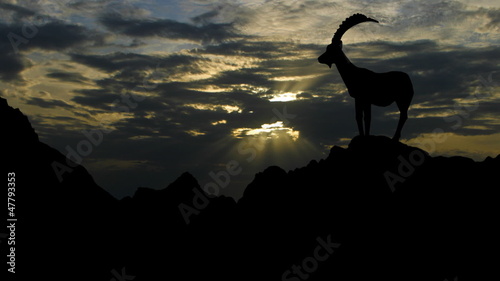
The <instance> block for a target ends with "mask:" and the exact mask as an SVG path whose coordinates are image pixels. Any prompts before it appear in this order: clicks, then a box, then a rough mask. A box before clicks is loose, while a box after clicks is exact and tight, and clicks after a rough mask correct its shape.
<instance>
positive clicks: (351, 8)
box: [0, 0, 500, 198]
mask: <svg viewBox="0 0 500 281" xmlns="http://www.w3.org/2000/svg"><path fill="white" fill-rule="evenodd" d="M354 13H363V14H365V15H367V16H369V17H371V18H374V19H376V20H378V21H379V22H380V23H373V22H369V23H362V24H360V25H358V26H356V27H354V28H352V29H351V30H349V31H348V32H347V33H346V34H345V35H344V37H343V39H342V41H343V45H344V48H343V49H344V52H345V53H346V55H347V56H348V57H349V58H350V60H351V61H352V62H353V63H354V64H355V65H357V66H359V67H365V68H368V69H371V70H373V71H376V72H385V71H392V70H400V71H405V72H407V73H408V74H409V75H410V76H411V78H412V80H413V84H414V88H415V96H414V99H413V104H412V107H411V108H410V111H409V116H410V119H409V120H408V122H407V123H406V126H405V128H404V130H403V136H402V142H404V143H407V144H409V145H413V146H418V147H421V148H423V149H425V150H427V151H429V152H431V153H432V155H445V156H450V155H461V156H467V157H471V158H473V159H475V160H478V161H482V160H483V159H484V158H485V157H487V156H496V155H497V154H499V153H500V132H499V129H500V113H499V106H500V88H499V86H500V70H499V64H500V49H499V48H498V46H499V45H500V1H498V0H480V1H472V0H460V1H423V0H401V1H387V0H373V1H368V0H367V1H350V0H339V1H327V0H319V1H316V0H315V1H312V0H311V1H306V0H303V1H301V0H296V1H292V0H291V1H258V0H255V1H253V0H240V1H205V0H198V1H196V0H183V1H155V0H140V1H139V0H138V1H135V0H126V1H107V0H94V1H83V0H81V1H80V0H72V1H63V0H38V1H36V0H35V1H28V0H27V1H23V0H17V1H16V0H2V1H0V35H1V36H0V96H2V97H4V98H6V99H7V100H8V102H9V104H10V105H11V106H13V107H18V108H20V109H21V111H22V112H23V113H24V114H26V115H28V117H29V120H30V121H31V123H32V125H33V127H34V128H35V130H36V132H37V133H38V135H39V136H40V139H41V141H43V142H45V143H47V144H49V145H50V146H52V147H54V148H56V149H58V150H59V151H61V152H62V153H63V154H67V153H68V149H70V150H71V149H73V150H74V151H77V150H78V148H79V145H80V148H81V149H83V148H82V147H81V146H82V145H81V144H82V141H85V140H87V139H88V135H89V133H88V132H89V131H90V132H92V133H91V134H90V135H91V136H93V137H94V139H93V140H94V144H93V145H92V147H91V149H90V151H85V153H84V154H88V155H80V156H81V158H82V160H83V161H82V164H83V165H84V166H85V167H86V168H87V169H88V170H89V172H90V173H91V174H92V175H93V176H94V178H95V180H96V182H97V183H98V184H99V185H101V186H102V187H103V188H104V189H106V190H107V191H109V192H110V193H111V194H113V195H115V196H116V197H118V198H121V197H123V196H126V195H132V194H133V192H134V191H135V189H136V188H137V187H139V186H146V187H151V188H163V187H165V186H166V185H167V184H169V183H170V182H172V181H173V180H175V178H177V177H178V176H180V175H181V174H182V173H183V172H186V171H189V172H190V173H192V174H193V175H194V176H195V177H196V178H197V179H198V180H199V182H200V184H201V185H202V186H204V185H206V184H207V183H210V182H214V181H215V180H214V179H213V177H211V176H210V175H211V174H212V175H214V174H215V175H217V174H219V175H220V171H225V170H226V169H227V167H226V166H227V164H228V163H230V166H231V165H233V166H234V165H236V163H237V166H238V168H239V169H236V170H238V171H239V172H238V173H235V174H234V175H230V178H229V179H228V182H229V184H228V185H227V187H225V188H223V189H222V192H221V193H222V194H226V195H230V196H234V197H235V198H239V197H240V196H241V194H242V191H243V188H244V186H246V185H247V184H248V183H249V182H250V181H251V180H252V178H253V175H254V174H255V173H256V172H258V171H262V170H264V169H265V168H266V167H268V166H270V165H278V166H281V167H282V168H284V169H286V170H288V169H294V168H297V167H301V166H305V165H307V164H308V162H309V161H310V160H312V159H316V160H319V159H321V158H325V157H326V156H327V155H328V152H329V149H330V148H331V147H332V146H333V145H339V146H346V145H347V144H348V143H349V141H350V139H352V137H354V136H356V135H357V134H358V132H357V127H356V122H355V118H354V100H353V99H352V98H351V97H349V95H348V94H347V92H346V88H345V86H344V84H343V82H342V80H341V78H340V76H339V74H338V71H337V69H336V68H335V67H333V68H332V69H329V68H328V67H327V66H326V65H322V64H319V63H318V61H317V57H318V56H319V55H320V54H321V53H323V52H324V50H325V47H326V45H328V44H329V43H330V40H331V37H332V35H333V33H334V32H335V30H336V28H337V27H338V25H339V24H340V23H341V22H342V21H343V20H344V19H345V18H346V17H348V16H350V15H352V14H354ZM372 112H373V113H372V114H373V117H372V134H376V135H386V136H390V137H392V135H393V133H394V131H395V128H396V124H397V120H398V111H397V107H396V106H395V105H391V106H389V107H387V108H378V107H373V108H372ZM92 130H93V131H92ZM85 132H87V133H85ZM99 136H102V138H101V137H99ZM233 168H234V167H233ZM219 179H221V178H219Z"/></svg>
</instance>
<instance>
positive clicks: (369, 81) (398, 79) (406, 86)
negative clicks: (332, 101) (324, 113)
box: [318, 14, 413, 140]
mask: <svg viewBox="0 0 500 281" xmlns="http://www.w3.org/2000/svg"><path fill="white" fill-rule="evenodd" d="M365 21H373V22H377V21H376V20H374V19H370V18H367V17H366V16H364V15H361V14H355V15H353V16H351V17H349V18H347V19H346V20H345V21H344V22H343V23H342V24H341V25H340V27H339V29H338V30H337V32H335V35H334V36H333V39H332V43H331V44H330V45H328V46H327V48H326V52H325V53H324V54H322V55H321V56H320V57H319V58H318V61H319V62H320V63H323V64H327V65H328V66H329V67H332V64H335V65H336V66H337V69H338V71H339V73H340V76H341V77H342V80H344V83H345V85H346V87H347V90H348V91H349V95H350V96H351V97H353V98H354V99H355V107H356V122H357V124H358V129H359V134H360V135H362V136H363V135H369V134H370V122H371V105H372V104H373V105H377V106H384V107H385V106H388V105H390V104H392V103H393V102H396V105H397V106H398V108H399V112H400V116H399V122H398V127H397V129H396V133H395V134H394V137H393V139H395V140H399V138H400V137H401V130H402V129H403V126H404V124H405V122H406V120H407V119H408V108H409V107H410V103H411V100H412V98H413V85H412V83H411V80H410V77H409V76H408V74H406V73H404V72H400V71H391V72H386V73H375V72H373V71H371V70H368V69H365V68H359V67H357V66H355V65H354V64H352V63H351V62H350V61H349V59H348V58H347V57H346V55H345V54H344V52H343V51H342V41H341V40H340V39H341V38H342V35H343V34H344V33H345V32H346V31H347V30H348V29H349V28H351V27H352V26H354V25H356V24H358V23H361V22H365ZM363 121H364V124H365V127H364V130H363Z"/></svg>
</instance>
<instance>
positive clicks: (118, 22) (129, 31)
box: [99, 13, 237, 44]
mask: <svg viewBox="0 0 500 281" xmlns="http://www.w3.org/2000/svg"><path fill="white" fill-rule="evenodd" d="M99 21H100V23H101V24H103V25H104V26H105V27H106V28H108V29H109V30H110V31H113V32H116V33H120V34H124V35H127V36H131V37H153V36H158V37H164V38H169V39H173V40H180V39H182V40H188V41H193V42H202V43H204V44H207V43H214V42H223V41H225V40H227V39H231V38H235V37H237V34H235V32H234V29H233V27H232V24H230V23H220V24H215V23H205V24H203V25H200V26H197V25H193V24H188V23H182V22H178V21H175V20H171V19H142V18H123V16H122V15H121V14H118V13H107V14H104V15H102V16H101V17H100V18H99Z"/></svg>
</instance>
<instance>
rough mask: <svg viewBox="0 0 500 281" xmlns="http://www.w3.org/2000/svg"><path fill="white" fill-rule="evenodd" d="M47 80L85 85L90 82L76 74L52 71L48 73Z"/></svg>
mask: <svg viewBox="0 0 500 281" xmlns="http://www.w3.org/2000/svg"><path fill="white" fill-rule="evenodd" d="M46 76H47V77H49V78H54V79H57V80H60V81H62V82H73V83H80V84H81V83H87V82H89V81H90V79H88V78H87V77H85V76H83V75H82V74H81V73H78V72H63V71H54V72H50V73H48V74H47V75H46Z"/></svg>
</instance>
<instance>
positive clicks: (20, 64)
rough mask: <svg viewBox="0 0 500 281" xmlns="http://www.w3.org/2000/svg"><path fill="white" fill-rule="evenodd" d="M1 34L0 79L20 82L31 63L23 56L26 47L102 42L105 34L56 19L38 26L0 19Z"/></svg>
mask: <svg viewBox="0 0 500 281" xmlns="http://www.w3.org/2000/svg"><path fill="white" fill-rule="evenodd" d="M27 26H28V27H27ZM26 30H28V31H26ZM0 34H4V35H5V36H2V37H0V62H1V64H0V79H2V80H3V81H7V82H15V81H18V82H22V80H23V79H22V77H21V76H20V74H21V72H23V71H24V70H25V69H27V68H29V67H30V66H31V63H29V61H28V60H27V59H26V58H25V54H26V53H28V52H29V51H32V50H45V51H55V52H61V51H65V50H68V49H71V48H75V47H78V48H85V47H86V46H96V45H102V44H103V41H104V35H102V34H100V33H96V32H93V31H91V30H89V29H87V28H85V27H83V26H80V25H75V24H68V23H64V22H59V21H57V22H49V23H45V24H42V25H38V26H36V25H26V24H22V23H16V24H5V23H1V22H0ZM27 35H29V36H27Z"/></svg>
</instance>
